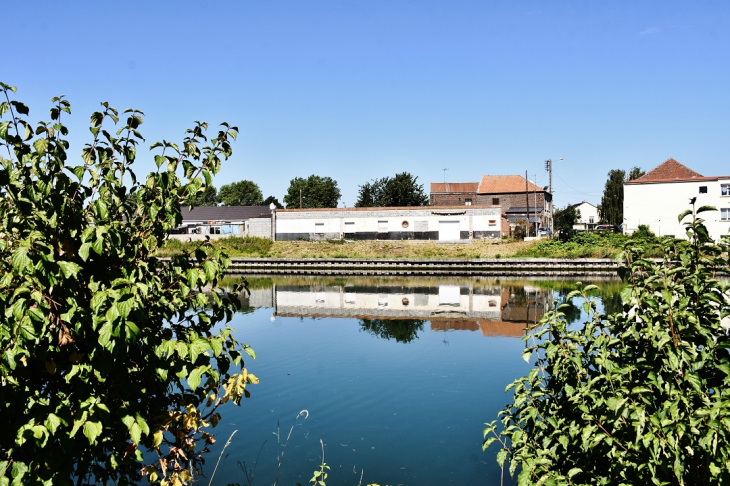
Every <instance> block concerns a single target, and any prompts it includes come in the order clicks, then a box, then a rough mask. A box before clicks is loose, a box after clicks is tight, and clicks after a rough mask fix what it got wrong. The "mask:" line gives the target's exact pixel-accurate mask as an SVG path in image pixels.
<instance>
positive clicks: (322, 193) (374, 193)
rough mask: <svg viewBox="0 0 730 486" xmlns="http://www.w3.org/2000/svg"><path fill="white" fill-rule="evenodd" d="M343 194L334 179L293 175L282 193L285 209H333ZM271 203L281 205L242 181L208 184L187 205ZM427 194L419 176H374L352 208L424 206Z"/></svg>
mask: <svg viewBox="0 0 730 486" xmlns="http://www.w3.org/2000/svg"><path fill="white" fill-rule="evenodd" d="M341 196H342V194H341V192H340V189H339V187H337V181H335V180H334V179H332V178H331V177H321V176H318V175H314V174H313V175H311V176H309V177H307V178H306V179H305V178H302V177H295V178H294V179H292V180H291V182H290V183H289V189H287V192H286V195H285V196H284V204H286V207H287V208H335V207H337V204H338V202H339V200H340V197H341ZM271 203H274V205H276V207H277V208H279V209H281V208H283V206H282V204H281V203H280V202H279V201H278V199H276V198H275V197H274V196H269V197H267V198H266V199H264V196H263V193H262V192H261V188H260V187H259V186H258V184H256V183H255V182H252V181H248V180H243V181H239V182H234V183H232V184H227V185H225V186H223V187H221V188H220V191H218V190H216V188H215V186H212V185H210V186H207V187H206V188H205V189H204V190H203V191H201V192H199V193H197V194H195V195H193V196H192V197H191V198H190V199H189V201H188V204H190V205H191V206H216V205H218V204H223V205H226V206H261V205H266V206H268V205H269V204H271ZM426 205H428V195H426V192H425V190H424V188H423V184H418V177H415V176H413V175H411V174H409V173H408V172H402V173H400V174H396V175H395V177H383V178H381V179H374V180H373V181H372V182H367V183H365V184H364V185H362V186H360V190H359V194H358V199H357V202H356V203H355V207H393V206H426Z"/></svg>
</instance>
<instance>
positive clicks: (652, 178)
mask: <svg viewBox="0 0 730 486" xmlns="http://www.w3.org/2000/svg"><path fill="white" fill-rule="evenodd" d="M716 179H717V177H705V176H703V175H702V174H700V173H699V172H696V171H694V170H692V169H690V168H689V167H687V166H686V165H683V164H680V163H679V162H677V161H676V160H674V159H673V158H671V157H670V158H668V159H667V160H665V161H664V162H662V163H661V164H659V165H657V166H656V167H654V168H653V169H652V170H650V171H649V172H647V173H646V174H644V175H643V176H641V177H639V178H638V179H634V180H632V181H628V184H642V183H652V182H672V181H703V180H716Z"/></svg>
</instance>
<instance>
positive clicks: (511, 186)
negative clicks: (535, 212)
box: [477, 175, 545, 194]
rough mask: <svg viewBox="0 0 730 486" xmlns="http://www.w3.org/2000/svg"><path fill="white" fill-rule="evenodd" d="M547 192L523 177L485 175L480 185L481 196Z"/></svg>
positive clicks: (478, 190)
mask: <svg viewBox="0 0 730 486" xmlns="http://www.w3.org/2000/svg"><path fill="white" fill-rule="evenodd" d="M525 190H527V191H529V192H545V190H544V189H543V188H542V187H539V186H536V185H535V184H533V183H532V182H529V181H527V184H526V185H525V178H524V177H522V176H521V175H496V176H492V175H485V176H482V181H481V182H480V183H479V188H478V189H477V192H478V193H479V194H501V193H507V192H525Z"/></svg>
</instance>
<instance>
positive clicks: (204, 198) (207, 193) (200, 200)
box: [187, 186, 218, 206]
mask: <svg viewBox="0 0 730 486" xmlns="http://www.w3.org/2000/svg"><path fill="white" fill-rule="evenodd" d="M187 204H188V206H215V205H216V204H218V191H217V190H216V188H215V186H206V187H205V189H202V190H201V191H200V192H198V193H197V194H195V195H194V196H193V197H192V198H191V199H190V200H189V201H188V203H187Z"/></svg>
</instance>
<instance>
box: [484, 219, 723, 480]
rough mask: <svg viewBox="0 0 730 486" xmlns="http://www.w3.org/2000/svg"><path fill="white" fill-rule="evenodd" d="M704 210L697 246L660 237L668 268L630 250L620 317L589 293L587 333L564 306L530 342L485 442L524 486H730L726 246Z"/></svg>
mask: <svg viewBox="0 0 730 486" xmlns="http://www.w3.org/2000/svg"><path fill="white" fill-rule="evenodd" d="M708 210H714V208H709V207H701V208H699V209H698V210H697V213H701V212H704V211H708ZM697 213H693V211H688V212H685V213H683V214H681V215H680V216H679V219H680V221H684V222H685V227H686V230H687V235H688V237H689V239H690V241H689V242H676V241H669V240H662V242H661V245H662V247H661V248H662V253H663V255H664V258H663V261H661V262H659V263H657V262H656V261H655V260H654V259H653V258H644V257H643V256H642V253H641V250H640V249H639V248H638V247H637V245H635V244H633V243H630V244H629V245H628V246H627V248H626V252H625V253H624V254H623V255H622V256H621V257H620V258H621V260H622V261H623V263H624V266H622V268H621V270H620V272H619V274H620V276H621V277H622V279H623V281H624V282H625V284H626V286H625V287H624V289H623V290H621V291H620V292H619V298H620V302H615V303H612V305H613V306H616V307H618V309H616V310H617V312H615V313H603V312H600V311H599V310H598V305H597V303H596V301H595V300H594V298H593V296H594V295H595V293H596V292H597V291H598V289H597V288H596V286H595V285H589V286H586V287H583V288H579V289H578V290H575V291H573V292H571V293H570V294H569V295H568V300H570V299H572V298H580V299H581V300H583V303H582V306H583V309H584V312H585V313H586V314H588V321H586V322H585V323H584V324H583V325H582V326H575V325H573V326H569V325H568V321H567V316H566V315H565V309H564V308H563V307H559V308H557V309H553V310H551V311H550V312H548V313H546V314H545V317H544V318H543V320H542V322H541V323H540V324H538V325H536V326H535V327H534V328H532V329H530V330H529V332H528V334H527V335H526V336H525V337H524V338H523V341H524V342H525V350H524V352H523V354H522V356H523V358H524V359H525V360H527V361H533V363H534V365H535V366H534V368H533V369H532V370H531V371H530V373H529V374H528V375H527V376H525V377H522V378H520V379H518V380H515V381H514V382H513V383H512V384H510V385H509V386H508V387H507V390H512V393H513V396H512V403H511V404H509V405H507V407H506V408H505V409H504V410H503V411H502V412H500V414H499V415H500V418H501V420H500V421H501V423H502V430H501V431H500V430H499V429H498V428H497V423H496V422H491V423H489V424H487V428H486V429H485V431H484V433H485V441H484V444H483V446H484V448H487V447H489V446H490V445H492V444H495V443H496V444H498V447H500V451H499V453H498V454H497V459H498V462H499V463H500V464H501V465H504V464H505V463H507V462H509V470H510V472H511V473H513V474H514V473H515V472H516V471H517V470H518V469H520V470H521V472H520V473H519V477H518V481H517V482H518V484H575V485H579V484H581V485H582V484H586V485H608V484H637V485H638V484H657V485H658V484H678V485H687V486H689V485H707V484H728V482H730V422H729V421H730V418H729V417H730V386H728V385H730V352H728V349H730V336H728V333H727V330H726V328H725V325H724V324H725V323H726V322H727V320H728V319H730V298H729V297H728V296H729V295H730V285H729V284H728V283H727V282H723V281H720V280H718V279H716V278H715V274H716V272H728V271H730V265H728V259H727V253H726V252H727V250H728V246H727V245H725V246H724V247H721V246H717V245H715V244H713V242H712V240H711V239H710V238H709V236H708V234H707V228H706V227H705V226H704V221H703V220H702V219H701V218H697V217H696V214H697Z"/></svg>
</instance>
